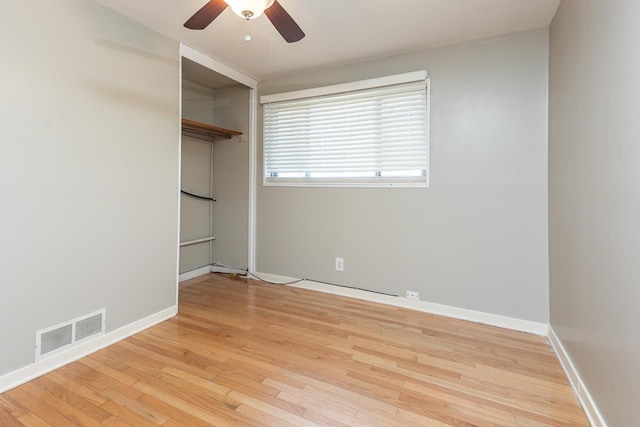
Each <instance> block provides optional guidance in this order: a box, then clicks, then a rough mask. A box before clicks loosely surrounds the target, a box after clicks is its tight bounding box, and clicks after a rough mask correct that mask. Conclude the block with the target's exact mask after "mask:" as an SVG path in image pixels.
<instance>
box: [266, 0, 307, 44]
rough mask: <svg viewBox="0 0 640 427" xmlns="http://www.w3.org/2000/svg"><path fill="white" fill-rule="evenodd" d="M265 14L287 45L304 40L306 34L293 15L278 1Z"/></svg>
mask: <svg viewBox="0 0 640 427" xmlns="http://www.w3.org/2000/svg"><path fill="white" fill-rule="evenodd" d="M264 14H265V15H267V18H269V21H271V23H272V24H273V26H274V27H276V30H278V32H279V33H280V35H281V36H282V38H284V39H285V40H286V41H287V43H295V42H297V41H299V40H302V39H303V38H304V32H303V31H302V30H301V29H300V27H299V26H298V24H296V21H294V20H293V18H292V17H291V15H289V14H288V13H287V11H286V10H284V8H283V7H282V6H281V5H280V3H278V0H276V1H275V2H274V3H273V5H272V6H271V7H270V8H269V9H267V10H265V11H264Z"/></svg>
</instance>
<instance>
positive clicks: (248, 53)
mask: <svg viewBox="0 0 640 427" xmlns="http://www.w3.org/2000/svg"><path fill="white" fill-rule="evenodd" d="M96 1H97V2H98V3H100V4H102V5H104V6H106V7H109V8H111V9H113V10H115V11H117V12H119V13H120V14H122V15H124V16H127V17H129V18H130V19H132V20H134V21H137V22H139V23H141V24H143V25H145V26H147V27H149V28H152V29H154V30H156V31H158V32H160V33H162V34H164V35H166V36H168V37H170V38H172V39H174V40H178V41H181V42H183V43H185V44H187V45H189V46H191V47H192V48H194V49H196V50H198V51H200V52H202V53H204V54H206V55H208V56H210V57H212V58H213V59H215V60H217V61H219V62H222V63H224V64H226V65H228V66H230V67H232V68H234V69H236V70H237V71H240V72H242V73H244V74H246V75H248V76H249V77H252V78H254V79H256V80H265V79H269V78H273V77H277V76H282V75H287V74H292V73H297V72H302V71H305V70H310V69H314V68H318V67H322V68H326V67H330V66H336V65H342V64H348V63H353V62H359V61H363V60H367V59H372V58H380V57H385V56H391V55H395V54H398V53H402V52H408V51H413V50H418V49H423V48H430V47H437V46H444V45H447V44H452V43H459V42H464V41H469V40H474V39H481V38H487V37H494V36H498V35H502V34H508V33H512V32H517V31H525V30H529V29H534V28H540V27H545V26H548V25H549V24H550V23H551V19H552V18H553V15H554V14H555V12H556V9H557V8H558V4H559V3H560V0H278V1H279V2H280V4H281V5H282V6H283V7H284V8H285V9H286V10H287V11H288V12H289V14H290V15H291V16H292V17H293V18H294V19H295V20H296V22H297V23H298V24H299V25H300V27H301V28H302V29H303V31H304V32H305V33H306V37H305V38H304V39H302V40H301V41H300V42H297V43H292V44H288V43H286V42H285V41H284V40H283V39H282V37H280V34H278V32H277V31H276V30H275V28H273V26H272V25H271V23H270V22H269V20H268V19H267V17H266V16H264V15H263V16H261V17H259V18H257V19H255V20H252V21H251V22H250V24H249V25H250V26H251V35H252V37H253V41H251V42H250V43H246V42H244V41H243V36H244V35H245V34H246V33H247V25H248V24H247V22H246V21H245V20H244V19H242V18H240V17H238V16H237V15H235V14H234V13H233V12H232V11H231V9H230V8H227V10H225V11H224V12H223V13H222V14H221V15H220V16H218V18H217V19H216V20H215V21H214V22H213V23H212V24H211V25H209V26H208V27H207V28H206V29H205V30H202V31H194V30H188V29H186V28H184V27H183V26H182V24H183V23H184V22H185V21H186V20H187V19H189V17H190V16H191V15H192V14H193V13H195V12H196V11H197V10H198V9H200V7H202V6H203V5H204V4H205V3H206V2H207V0H133V1H132V0H96Z"/></svg>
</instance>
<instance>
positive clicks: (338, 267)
mask: <svg viewBox="0 0 640 427" xmlns="http://www.w3.org/2000/svg"><path fill="white" fill-rule="evenodd" d="M336 271H344V258H336Z"/></svg>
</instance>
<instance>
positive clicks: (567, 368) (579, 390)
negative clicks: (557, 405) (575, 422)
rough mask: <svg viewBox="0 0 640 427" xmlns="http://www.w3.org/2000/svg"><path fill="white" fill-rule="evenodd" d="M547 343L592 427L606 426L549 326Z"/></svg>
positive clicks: (578, 374)
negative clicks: (549, 344)
mask: <svg viewBox="0 0 640 427" xmlns="http://www.w3.org/2000/svg"><path fill="white" fill-rule="evenodd" d="M549 343H551V347H552V348H553V350H554V351H555V353H556V356H557V357H558V359H559V360H560V365H561V366H562V369H564V373H565V374H566V375H567V378H569V382H570V383H571V387H572V388H573V391H574V393H575V394H576V396H577V397H578V401H579V402H580V405H582V409H584V412H585V413H586V414H587V418H588V419H589V422H590V423H591V425H592V426H593V427H607V424H606V422H605V421H604V418H602V414H601V413H600V411H599V410H598V407H597V406H596V404H595V402H594V401H593V398H592V397H591V393H589V390H588V389H587V387H585V385H584V382H583V381H582V377H580V372H578V370H577V369H576V367H575V365H574V364H573V361H572V360H571V357H570V356H569V353H567V350H565V348H564V346H563V345H562V341H560V339H559V338H558V336H557V335H556V333H555V331H554V330H553V328H552V327H551V326H549Z"/></svg>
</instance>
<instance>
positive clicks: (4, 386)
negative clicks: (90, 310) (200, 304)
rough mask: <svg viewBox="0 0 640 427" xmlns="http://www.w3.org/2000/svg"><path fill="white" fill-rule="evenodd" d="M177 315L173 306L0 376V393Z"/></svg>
mask: <svg viewBox="0 0 640 427" xmlns="http://www.w3.org/2000/svg"><path fill="white" fill-rule="evenodd" d="M177 313H178V306H177V305H174V306H173V307H169V308H167V309H165V310H162V311H159V312H157V313H155V314H152V315H150V316H147V317H145V318H144V319H140V320H137V321H135V322H133V323H130V324H128V325H125V326H123V327H121V328H119V329H116V330H115V331H111V332H107V333H106V334H104V335H100V336H98V337H95V338H93V339H87V341H86V342H83V343H81V344H78V345H77V346H74V347H72V348H70V349H69V350H67V351H64V352H60V353H58V354H56V355H55V356H51V357H48V358H43V359H41V360H40V361H38V362H36V363H33V364H31V365H28V366H25V367H24V368H20V369H18V370H16V371H13V372H9V373H7V374H4V375H2V376H0V393H3V392H5V391H7V390H9V389H11V388H14V387H17V386H19V385H20V384H24V383H26V382H27V381H31V380H33V379H35V378H37V377H39V376H41V375H44V374H46V373H47V372H51V371H53V370H55V369H58V368H60V367H62V366H64V365H67V364H69V363H71V362H75V361H76V360H78V359H80V358H82V357H85V356H87V355H89V354H91V353H95V352H96V351H98V350H100V349H103V348H105V347H108V346H110V345H111V344H115V343H116V342H118V341H121V340H123V339H125V338H127V337H130V336H131V335H133V334H136V333H138V332H140V331H142V330H144V329H147V328H149V327H151V326H153V325H155V324H157V323H160V322H162V321H164V320H167V319H169V318H171V317H173V316H175V315H176V314H177Z"/></svg>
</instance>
